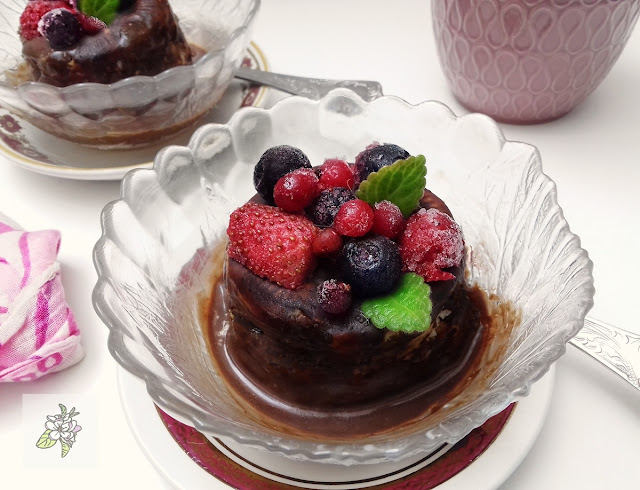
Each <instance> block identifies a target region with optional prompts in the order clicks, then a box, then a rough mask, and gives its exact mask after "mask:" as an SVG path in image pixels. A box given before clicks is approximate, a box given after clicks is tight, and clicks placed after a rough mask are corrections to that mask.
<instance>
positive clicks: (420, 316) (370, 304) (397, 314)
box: [361, 272, 431, 333]
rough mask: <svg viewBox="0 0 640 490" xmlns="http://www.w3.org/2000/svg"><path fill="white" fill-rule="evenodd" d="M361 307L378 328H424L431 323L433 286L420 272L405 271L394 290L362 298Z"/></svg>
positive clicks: (417, 329)
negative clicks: (378, 295) (374, 296)
mask: <svg viewBox="0 0 640 490" xmlns="http://www.w3.org/2000/svg"><path fill="white" fill-rule="evenodd" d="M361 309H362V314H363V315H364V316H366V317H367V318H368V319H369V320H371V323H373V324H374V325H375V326H376V327H378V328H388V329H389V330H392V331H394V332H398V331H403V332H407V333H411V332H425V331H427V330H428V329H429V328H430V326H431V288H430V287H429V285H428V284H427V283H426V282H424V279H422V277H420V276H419V275H418V274H414V273H413V272H410V273H408V274H403V275H402V277H401V278H400V284H399V285H398V287H397V288H396V289H394V290H393V291H392V292H391V294H389V295H387V296H382V297H379V298H373V299H368V300H366V301H363V303H362V307H361Z"/></svg>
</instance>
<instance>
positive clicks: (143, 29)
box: [20, 0, 192, 86]
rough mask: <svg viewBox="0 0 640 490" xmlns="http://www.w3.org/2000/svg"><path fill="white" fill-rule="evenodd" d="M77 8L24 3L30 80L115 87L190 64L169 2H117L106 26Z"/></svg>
mask: <svg viewBox="0 0 640 490" xmlns="http://www.w3.org/2000/svg"><path fill="white" fill-rule="evenodd" d="M79 5H80V6H81V5H82V3H81V2H80V3H79ZM78 8H79V7H76V6H75V4H74V3H71V2H67V1H66V0H54V1H50V0H32V1H31V2H29V4H27V8H26V9H25V12H24V13H23V15H22V17H21V33H20V35H21V39H22V42H23V51H22V53H23V57H24V59H25V60H26V61H27V63H28V64H29V66H30V68H31V72H32V79H33V80H34V81H40V82H44V83H48V84H51V85H56V86H67V85H71V84H75V83H82V82H96V83H113V82H117V81H118V80H122V79H124V78H128V77H131V76H135V75H149V76H152V75H157V74H159V73H161V72H163V71H164V70H166V69H168V68H172V67H174V66H179V65H187V64H191V62H192V51H191V48H190V47H189V45H188V43H187V41H186V40H185V37H184V35H183V33H182V31H181V30H180V26H179V25H178V21H177V19H176V17H175V16H174V14H173V12H172V10H171V7H170V5H169V3H168V1H167V0H134V1H131V0H126V1H125V0H121V2H120V8H119V11H117V12H115V15H114V16H113V19H112V20H111V21H110V22H108V23H105V22H103V21H101V20H100V19H97V18H94V17H91V16H89V15H85V14H84V13H83V12H81V11H79V10H78Z"/></svg>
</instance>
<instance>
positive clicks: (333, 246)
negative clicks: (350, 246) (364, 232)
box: [311, 228, 342, 257]
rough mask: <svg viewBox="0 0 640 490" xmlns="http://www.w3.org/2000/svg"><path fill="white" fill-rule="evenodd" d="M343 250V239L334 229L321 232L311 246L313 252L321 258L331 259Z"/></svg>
mask: <svg viewBox="0 0 640 490" xmlns="http://www.w3.org/2000/svg"><path fill="white" fill-rule="evenodd" d="M341 249H342V237H341V236H340V235H338V233H337V232H336V231H335V230H334V229H333V228H325V229H324V230H322V231H320V233H318V234H317V235H316V237H315V239H314V240H313V243H312V244H311V250H312V251H313V253H314V254H315V255H317V256H319V257H329V256H331V255H334V254H336V253H337V252H339V251H340V250H341Z"/></svg>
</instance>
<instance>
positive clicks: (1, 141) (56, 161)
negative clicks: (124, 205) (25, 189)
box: [0, 42, 269, 180]
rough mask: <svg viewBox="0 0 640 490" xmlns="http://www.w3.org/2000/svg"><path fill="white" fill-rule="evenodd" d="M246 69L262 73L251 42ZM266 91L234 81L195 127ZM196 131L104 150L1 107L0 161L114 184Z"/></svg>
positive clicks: (256, 100) (255, 102)
mask: <svg viewBox="0 0 640 490" xmlns="http://www.w3.org/2000/svg"><path fill="white" fill-rule="evenodd" d="M243 63H244V64H245V66H249V67H251V68H256V69H259V70H265V71H267V70H268V69H269V67H268V63H267V60H266V58H265V56H264V54H263V53H262V51H261V50H260V48H259V47H258V46H257V45H256V44H255V43H253V42H252V43H251V44H250V45H249V48H248V49H247V54H246V57H245V59H244V61H243ZM266 92H267V88H266V87H262V86H253V87H251V86H250V85H249V83H248V82H244V81H240V80H233V81H232V82H231V84H230V85H229V88H228V89H227V90H226V92H225V94H224V96H223V97H222V99H221V100H220V101H219V102H218V104H216V106H215V107H214V108H213V109H212V110H211V112H209V114H207V115H206V116H205V118H204V119H203V120H202V121H201V123H200V124H206V123H212V122H215V123H226V122H228V121H229V119H230V118H231V116H232V115H233V113H234V112H235V111H237V110H238V109H239V108H240V107H245V106H255V107H260V106H261V105H262V104H263V103H264V101H265V98H266V97H265V95H266ZM195 129H196V128H190V129H188V130H185V131H182V132H181V133H180V134H178V135H176V136H174V137H173V138H171V139H169V140H164V141H162V142H161V143H158V144H156V145H151V146H149V147H146V148H143V149H138V150H115V151H103V150H98V149H92V148H87V147H85V146H81V145H78V144H76V143H72V142H70V141H65V140H62V139H60V138H56V137H55V136H51V135H50V134H47V133H45V132H44V131H41V130H40V129H38V128H36V127H34V126H32V125H31V124H29V123H28V122H26V121H24V120H23V119H21V118H19V117H17V116H15V115H13V114H11V113H9V112H8V111H6V110H4V109H0V158H4V159H6V160H8V161H9V162H11V163H13V164H16V165H18V166H19V167H22V168H25V169H27V170H32V171H34V172H38V173H41V174H46V175H51V176H54V177H62V178H66V179H79V180H119V179H121V178H122V177H124V175H125V174H126V173H127V172H128V171H129V170H132V169H134V168H144V167H151V165H152V164H153V158H154V157H155V155H156V153H157V152H158V150H160V149H161V148H163V147H165V146H168V145H186V144H187V143H188V142H189V138H190V137H191V134H192V133H193V132H194V131H195Z"/></svg>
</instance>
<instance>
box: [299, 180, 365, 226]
mask: <svg viewBox="0 0 640 490" xmlns="http://www.w3.org/2000/svg"><path fill="white" fill-rule="evenodd" d="M355 198H356V196H355V195H354V194H353V192H352V191H351V190H350V189H347V188H346V187H334V188H333V189H326V190H324V191H322V192H321V193H320V194H319V195H318V197H317V198H316V199H315V201H313V202H312V203H311V205H310V206H309V207H308V208H307V213H309V216H310V217H311V220H312V221H313V222H314V224H316V225H317V226H324V227H327V226H331V225H332V224H333V219H334V218H335V217H336V214H338V210H339V209H340V206H342V205H343V204H344V203H345V202H347V201H351V200H353V199H355Z"/></svg>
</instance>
